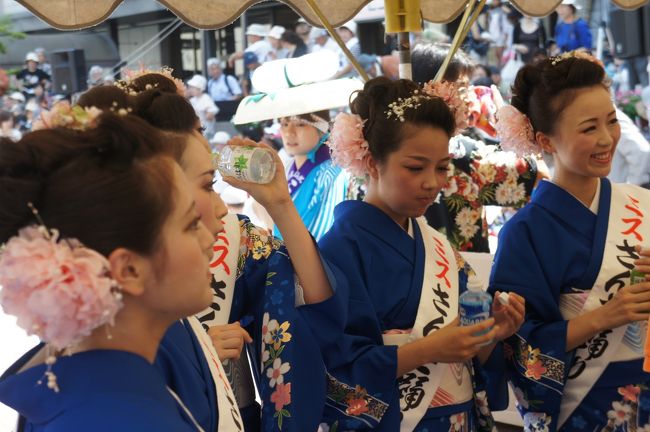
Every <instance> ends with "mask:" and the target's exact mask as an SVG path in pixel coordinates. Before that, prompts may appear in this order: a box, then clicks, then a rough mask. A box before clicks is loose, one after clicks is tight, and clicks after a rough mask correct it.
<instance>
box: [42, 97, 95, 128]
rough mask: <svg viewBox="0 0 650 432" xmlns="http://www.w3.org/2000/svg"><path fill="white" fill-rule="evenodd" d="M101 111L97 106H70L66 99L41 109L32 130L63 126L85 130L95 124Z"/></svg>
mask: <svg viewBox="0 0 650 432" xmlns="http://www.w3.org/2000/svg"><path fill="white" fill-rule="evenodd" d="M101 113H102V110H100V109H99V108H97V107H86V108H84V107H81V106H79V105H75V106H71V105H70V102H68V101H61V102H59V103H57V104H55V105H54V106H53V107H52V109H51V110H49V111H43V112H42V113H41V115H40V117H39V118H38V119H37V120H35V121H34V124H33V126H32V130H40V129H52V128H57V127H63V128H66V129H74V130H80V131H82V130H86V129H89V128H92V127H95V126H96V125H97V118H98V117H99V116H100V114H101Z"/></svg>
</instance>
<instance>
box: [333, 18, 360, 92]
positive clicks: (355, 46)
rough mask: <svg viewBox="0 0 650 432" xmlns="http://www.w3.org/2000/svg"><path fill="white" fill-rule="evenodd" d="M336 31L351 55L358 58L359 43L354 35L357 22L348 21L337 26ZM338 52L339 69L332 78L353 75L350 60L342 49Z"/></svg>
mask: <svg viewBox="0 0 650 432" xmlns="http://www.w3.org/2000/svg"><path fill="white" fill-rule="evenodd" d="M336 32H337V33H338V34H339V36H340V37H341V39H342V40H343V42H345V46H346V47H347V48H348V49H349V50H350V52H351V53H352V55H353V56H354V57H355V58H359V56H360V55H361V45H360V44H359V39H357V36H356V33H357V23H356V22H354V21H348V22H346V23H345V24H343V25H342V26H341V27H339V28H337V29H336ZM339 52H340V54H339V70H338V72H336V75H334V77H333V78H334V79H336V78H342V77H347V76H353V75H355V73H356V72H355V71H354V67H353V66H352V63H350V60H348V58H347V56H346V55H345V53H344V52H343V50H339Z"/></svg>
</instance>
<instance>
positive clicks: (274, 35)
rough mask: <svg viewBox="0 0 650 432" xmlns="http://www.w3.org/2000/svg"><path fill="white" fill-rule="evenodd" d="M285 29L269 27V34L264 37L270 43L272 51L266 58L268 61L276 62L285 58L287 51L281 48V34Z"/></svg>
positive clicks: (277, 26) (276, 26)
mask: <svg viewBox="0 0 650 432" xmlns="http://www.w3.org/2000/svg"><path fill="white" fill-rule="evenodd" d="M284 31H285V28H284V27H282V26H279V25H275V26H273V27H271V30H269V34H267V35H266V39H268V41H269V42H270V43H271V46H272V47H273V50H272V51H271V52H269V54H268V55H267V58H268V59H269V60H278V59H283V58H287V50H286V49H285V48H283V47H282V40H281V39H282V34H283V33H284Z"/></svg>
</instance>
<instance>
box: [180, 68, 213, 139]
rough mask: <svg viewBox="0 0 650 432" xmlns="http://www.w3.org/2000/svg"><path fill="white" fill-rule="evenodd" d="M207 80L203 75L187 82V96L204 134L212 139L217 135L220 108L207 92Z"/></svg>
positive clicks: (195, 76)
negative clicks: (217, 119) (216, 127)
mask: <svg viewBox="0 0 650 432" xmlns="http://www.w3.org/2000/svg"><path fill="white" fill-rule="evenodd" d="M206 85H207V80H206V79H205V77H204V76H202V75H194V76H193V77H192V78H190V80H189V81H188V82H187V95H188V96H189V97H190V103H191V104H192V107H193V108H194V111H196V115H197V116H198V117H199V121H200V122H201V126H202V127H203V128H204V130H203V134H204V135H205V136H206V137H211V136H213V135H214V133H215V126H216V118H217V113H218V112H219V108H217V106H216V105H215V104H214V101H213V100H212V98H211V97H210V96H209V95H208V94H207V93H206V92H205V88H206Z"/></svg>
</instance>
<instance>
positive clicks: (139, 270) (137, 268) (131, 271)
mask: <svg viewBox="0 0 650 432" xmlns="http://www.w3.org/2000/svg"><path fill="white" fill-rule="evenodd" d="M108 262H109V265H110V271H111V277H112V278H113V279H115V281H116V282H117V283H118V284H119V285H120V288H121V289H122V291H123V292H124V293H128V294H131V295H132V296H140V295H142V294H143V293H144V290H145V289H144V287H145V283H144V281H145V276H146V275H147V274H148V272H149V261H148V260H147V259H145V258H144V257H142V256H140V255H139V254H136V253H135V252H133V251H130V250H128V249H125V248H117V249H115V250H114V251H113V252H111V254H110V255H109V256H108Z"/></svg>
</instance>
